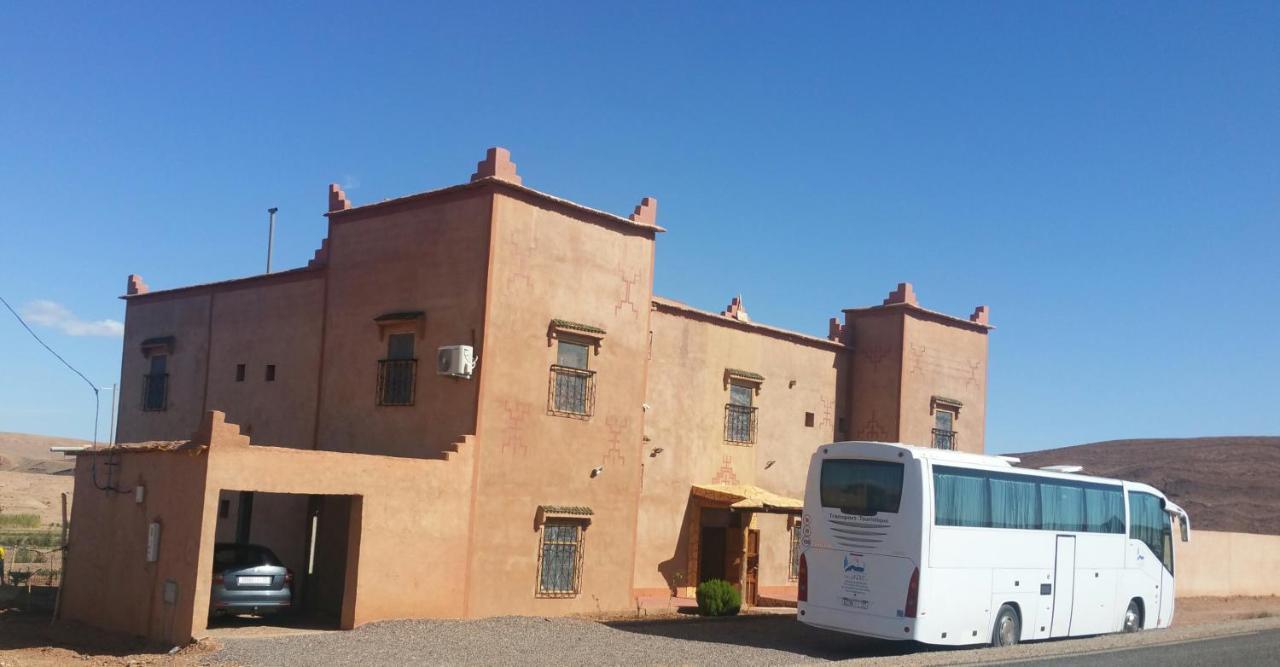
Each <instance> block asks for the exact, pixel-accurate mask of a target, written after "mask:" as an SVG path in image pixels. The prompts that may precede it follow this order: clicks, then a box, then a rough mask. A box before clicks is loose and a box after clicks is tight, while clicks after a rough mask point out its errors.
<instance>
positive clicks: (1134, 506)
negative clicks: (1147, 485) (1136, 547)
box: [1129, 493, 1169, 560]
mask: <svg viewBox="0 0 1280 667" xmlns="http://www.w3.org/2000/svg"><path fill="white" fill-rule="evenodd" d="M1129 514H1130V517H1129V537H1131V538H1133V539H1135V540H1141V541H1142V543H1143V544H1145V545H1147V547H1149V548H1150V549H1151V553H1153V554H1155V556H1156V558H1158V559H1160V560H1164V529H1165V526H1167V525H1169V523H1168V522H1169V520H1168V518H1167V517H1166V516H1165V513H1164V510H1163V509H1162V508H1161V507H1160V499H1159V498H1157V497H1155V496H1153V495H1150V494H1146V493H1130V494H1129Z"/></svg>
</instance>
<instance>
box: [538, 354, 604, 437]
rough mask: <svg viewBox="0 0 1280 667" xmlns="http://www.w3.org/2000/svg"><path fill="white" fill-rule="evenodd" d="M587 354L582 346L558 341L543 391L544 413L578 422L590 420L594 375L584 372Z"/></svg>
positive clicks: (593, 395)
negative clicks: (545, 402)
mask: <svg viewBox="0 0 1280 667" xmlns="http://www.w3.org/2000/svg"><path fill="white" fill-rule="evenodd" d="M589 351H590V348H589V347H588V346H587V345H584V344H582V343H576V342H572V341H567V340H561V341H559V346H558V349H557V350H556V363H554V364H552V365H551V379H550V383H549V385H548V387H547V393H548V396H547V411H548V412H550V413H551V414H554V415H560V416H564V417H575V418H578V419H587V418H590V417H591V413H592V410H593V408H594V407H595V393H596V383H595V375H596V374H595V371H593V370H590V369H588V368H587V360H588V358H589V357H590V355H589Z"/></svg>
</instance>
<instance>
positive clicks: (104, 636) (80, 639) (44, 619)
mask: <svg viewBox="0 0 1280 667" xmlns="http://www.w3.org/2000/svg"><path fill="white" fill-rule="evenodd" d="M53 594H54V589H39V588H37V589H35V590H34V591H33V594H32V597H31V598H30V599H28V598H26V593H25V590H20V589H14V588H12V587H8V588H6V589H3V590H0V667H16V666H18V665H34V666H36V667H47V666H52V665H66V664H78V665H87V666H90V667H98V666H106V665H111V666H120V665H138V666H143V665H174V666H182V667H188V666H194V665H205V664H208V663H209V662H210V661H211V660H212V659H214V658H215V656H216V652H217V651H218V649H219V644H218V639H219V638H221V637H223V636H238V635H241V634H243V635H244V636H257V635H261V634H263V632H262V631H261V630H260V629H258V628H256V627H254V626H253V625H252V624H248V623H246V624H244V626H243V627H242V628H240V627H229V628H224V629H223V630H221V631H219V632H215V633H214V635H215V638H214V639H207V640H204V641H202V642H200V643H197V644H193V645H191V646H186V647H182V648H181V649H179V650H176V651H175V652H172V653H171V651H173V650H174V648H175V647H171V646H160V645H155V644H148V643H146V642H144V641H141V640H139V639H137V638H132V637H126V636H121V635H116V634H111V633H107V632H102V631H99V630H94V629H92V628H87V627H84V626H81V625H78V624H72V623H58V624H53V623H51V622H50V621H51V618H52V604H53ZM673 615H675V614H670V615H668V614H659V615H657V618H654V619H652V620H653V621H655V622H666V623H670V620H671V616H673ZM1273 617H1280V598H1278V597H1264V598H1184V599H1180V600H1178V611H1177V619H1176V621H1175V623H1174V625H1175V627H1189V626H1199V625H1210V624H1220V623H1229V622H1230V621H1233V620H1242V619H1256V618H1273ZM632 619H633V620H632V622H633V623H634V622H635V621H634V616H633V617H632ZM599 620H602V621H614V622H616V621H618V620H622V619H619V618H617V617H616V616H614V617H609V618H602V619H599ZM640 622H641V623H643V622H644V621H640ZM728 622H732V621H728Z"/></svg>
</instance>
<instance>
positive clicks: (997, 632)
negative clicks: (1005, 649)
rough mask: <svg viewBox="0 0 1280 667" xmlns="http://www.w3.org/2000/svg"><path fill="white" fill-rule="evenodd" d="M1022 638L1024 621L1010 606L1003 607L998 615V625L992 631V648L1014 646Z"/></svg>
mask: <svg viewBox="0 0 1280 667" xmlns="http://www.w3.org/2000/svg"><path fill="white" fill-rule="evenodd" d="M1021 636H1022V620H1021V619H1019V618H1018V612H1017V610H1016V609H1014V608H1013V607H1011V606H1009V605H1007V604H1006V605H1001V606H1000V611H999V612H997V613H996V625H995V627H994V628H992V630H991V645H992V646H1013V645H1014V644H1017V643H1018V638H1020V637H1021Z"/></svg>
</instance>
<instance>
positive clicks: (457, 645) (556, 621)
mask: <svg viewBox="0 0 1280 667" xmlns="http://www.w3.org/2000/svg"><path fill="white" fill-rule="evenodd" d="M1274 628H1280V618H1274V617H1273V618H1262V619H1252V620H1240V621H1233V622H1231V623H1229V624H1213V625H1196V626H1187V627H1181V628H1173V629H1169V630H1160V631H1152V632H1144V633H1139V634H1137V635H1110V636H1105V637H1095V638H1086V639H1075V640H1066V641H1050V642H1039V643H1035V644H1027V645H1023V646H1019V647H1015V648H1012V649H969V650H956V649H937V648H933V647H926V646H922V645H918V644H908V643H902V642H888V641H877V640H869V639H862V638H857V637H852V636H847V635H841V634H838V633H834V632H826V631H821V630H816V629H813V628H809V627H808V626H805V625H802V624H800V623H797V622H796V621H795V617H794V616H790V615H787V616H756V617H739V618H731V619H720V620H679V621H659V622H652V621H650V622H644V623H613V624H608V625H606V624H601V623H596V622H593V621H586V620H578V619H566V618H553V619H543V618H530V617H506V618H490V619H483V620H477V621H426V620H422V621H386V622H381V623H373V624H370V625H366V626H364V627H361V628H359V629H356V630H354V631H351V632H343V633H339V632H326V633H316V634H306V635H292V636H278V637H244V638H239V637H228V638H225V639H220V640H219V641H220V642H221V643H222V644H223V646H224V648H223V650H221V651H219V652H218V653H216V654H213V655H211V656H205V660H208V661H210V662H214V663H221V664H236V665H247V666H253V665H282V666H290V665H334V664H359V665H361V667H375V666H378V665H397V666H398V665H405V664H445V665H624V664H625V665H723V664H734V665H788V664H799V663H807V662H826V661H832V660H837V661H847V662H846V664H855V665H856V664H860V663H861V664H865V663H871V662H874V663H875V664H877V665H913V666H914V665H946V664H973V663H985V662H992V661H1008V660H1025V659H1028V658H1035V657H1039V656H1046V655H1058V654H1069V653H1074V654H1079V653H1082V652H1091V651H1106V650H1111V649H1115V648H1122V647H1131V646H1140V645H1144V644H1153V643H1168V642H1178V641H1188V640H1193V639H1197V638H1203V637H1209V636H1215V635H1223V634H1229V633H1233V632H1252V631H1258V630H1265V629H1274Z"/></svg>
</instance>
